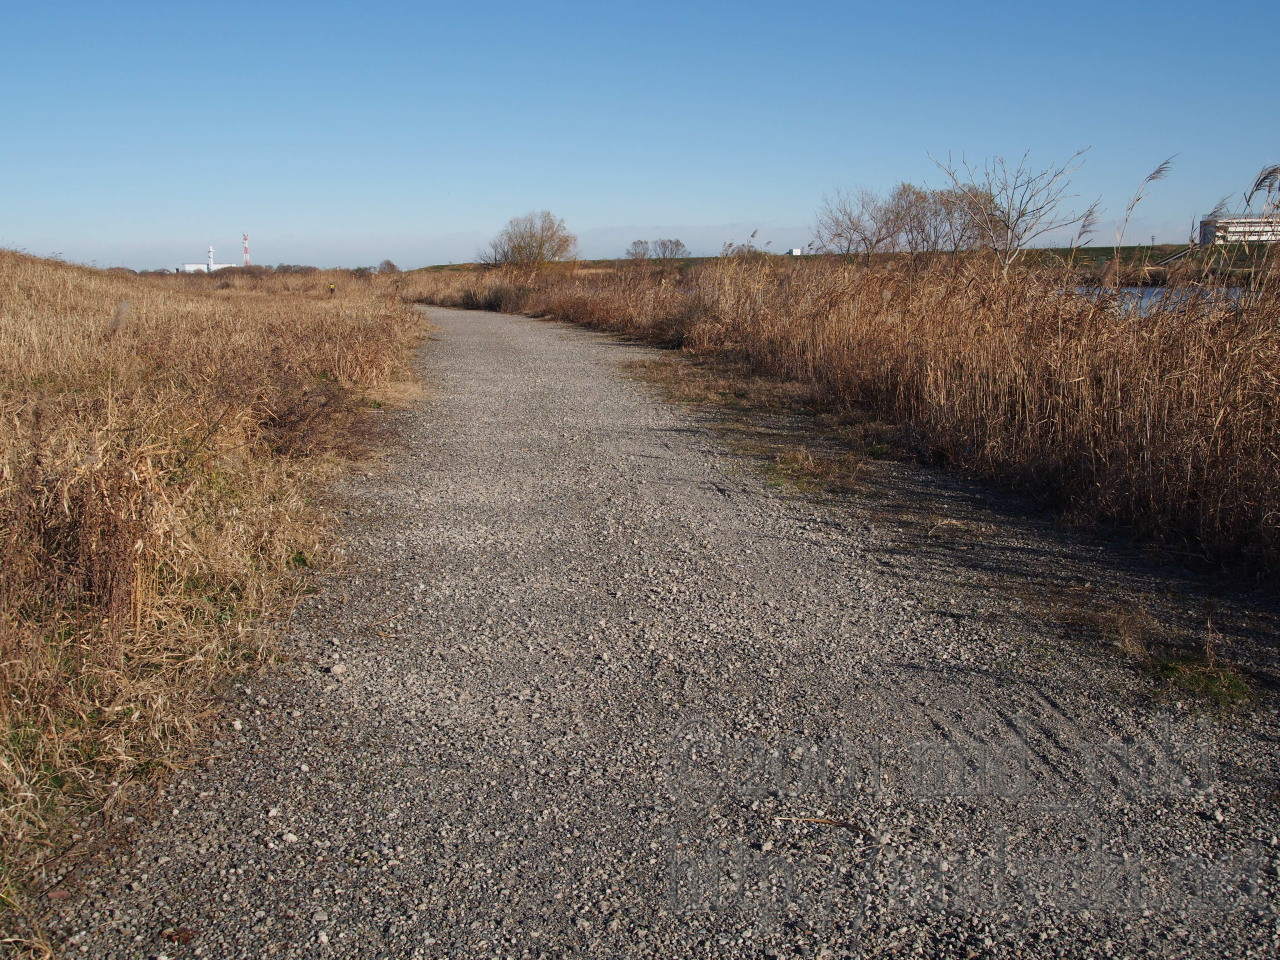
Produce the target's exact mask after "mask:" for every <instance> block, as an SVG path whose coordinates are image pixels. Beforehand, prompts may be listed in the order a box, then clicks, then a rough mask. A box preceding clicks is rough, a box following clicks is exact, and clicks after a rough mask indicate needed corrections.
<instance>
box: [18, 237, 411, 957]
mask: <svg viewBox="0 0 1280 960" xmlns="http://www.w3.org/2000/svg"><path fill="white" fill-rule="evenodd" d="M331 280H332V281H333V282H334V283H335V284H336V290H337V292H336V294H335V295H334V296H328V295H327V294H326V293H325V290H326V288H327V286H328V283H329V282H330V281H331ZM393 283H394V278H389V279H381V278H379V279H378V280H377V281H376V285H375V281H372V280H364V281H361V280H358V279H356V278H354V277H353V276H352V275H351V274H349V273H345V272H343V273H334V274H329V273H317V272H312V271H297V272H281V273H279V274H276V275H275V276H272V275H269V274H267V273H266V272H265V271H235V272H231V273H226V274H223V273H219V274H213V275H208V276H206V275H191V276H173V275H169V276H144V277H138V276H134V275H131V274H124V273H115V272H112V273H108V272H106V271H98V270H90V269H87V268H83V267H76V266H70V265H67V264H64V263H60V262H55V261H49V260H40V259H36V258H34V257H29V256H25V255H22V254H18V253H13V252H8V251H0V891H3V892H2V893H0V898H3V900H4V901H5V903H6V904H7V906H8V907H9V910H8V912H4V907H2V906H0V917H3V919H2V920H0V923H2V924H3V926H4V928H5V929H6V932H7V933H8V935H10V936H13V937H18V938H21V937H23V936H29V935H30V934H31V931H30V930H29V929H28V930H27V931H26V932H25V933H24V932H23V931H22V930H21V929H19V928H20V926H21V924H20V920H21V918H20V916H19V914H18V913H17V912H15V911H16V910H17V908H18V906H19V904H20V895H19V891H20V890H22V889H23V888H27V889H30V888H31V887H32V886H35V887H37V888H38V886H39V877H40V864H41V863H42V858H43V857H45V856H46V855H47V854H48V853H49V852H51V851H55V850H57V849H59V845H60V844H64V843H65V841H66V840H67V839H68V837H69V836H70V834H71V833H72V832H86V827H85V826H84V824H85V823H86V819H87V818H88V817H90V816H91V815H92V814H93V813H94V812H95V811H97V810H100V809H101V808H103V807H104V806H108V807H109V806H111V805H113V804H115V803H116V802H117V801H118V800H119V799H120V798H121V797H122V796H123V795H124V794H125V793H126V791H127V790H128V788H129V787H130V786H131V785H135V784H139V783H145V782H146V781H147V780H148V778H149V777H152V776H154V775H155V774H156V773H157V772H159V771H162V770H163V769H164V768H165V767H166V766H168V765H171V764H173V763H174V762H176V760H177V759H178V758H179V757H180V756H181V751H182V749H183V748H184V747H185V746H186V745H188V744H190V743H191V741H192V739H193V737H194V736H195V735H196V734H197V732H198V731H199V729H200V725H201V723H202V715H203V714H204V712H205V711H206V710H207V707H208V704H209V698H210V695H211V693H212V692H213V691H215V690H216V688H217V687H218V685H219V683H220V682H221V681H222V680H223V679H224V678H225V677H227V676H228V675H230V674H234V673H236V672H240V671H244V670H251V669H254V668H255V667H256V666H257V665H259V664H261V663H263V661H264V659H265V658H267V657H268V655H269V645H268V636H267V629H266V627H265V626H264V622H263V620H264V615H265V614H267V613H269V612H270V611H272V610H274V609H277V608H278V605H279V604H280V603H281V602H283V601H284V600H286V599H287V597H288V596H289V594H290V592H291V590H292V589H293V587H292V586H291V584H292V583H293V582H294V581H293V580H291V575H293V576H296V572H297V571H299V570H301V569H303V568H306V567H309V566H311V565H312V564H313V563H314V562H315V560H316V558H317V557H320V556H323V554H324V547H323V542H322V530H323V522H324V521H323V517H322V516H321V514H320V511H319V510H318V509H317V508H316V507H315V505H314V504H313V503H312V501H311V494H312V492H313V489H314V486H313V485H314V481H315V479H316V478H318V477H319V476H321V475H323V474H324V473H325V471H326V470H327V469H328V467H327V464H329V463H331V462H333V461H332V457H329V456H326V455H327V454H329V453H331V452H334V451H348V450H351V449H353V440H352V436H353V431H352V429H351V428H352V426H353V425H354V424H356V423H358V417H359V415H360V414H359V404H358V403H357V402H356V401H357V399H358V398H359V395H360V394H361V393H362V392H363V391H366V390H368V389H370V388H374V387H376V386H378V385H379V384H381V383H384V382H386V381H387V380H388V378H390V377H393V376H395V375H396V374H397V372H398V371H400V370H401V369H402V364H403V360H404V357H405V351H406V349H407V347H408V345H409V344H410V343H411V342H412V341H413V340H414V338H415V332H414V331H415V329H416V326H417V320H416V318H415V317H414V316H413V315H412V314H411V312H410V311H409V310H407V309H406V307H405V306H404V305H403V303H402V302H401V301H400V299H399V298H397V297H395V296H393V295H390V294H389V291H390V289H391V286H390V285H391V284H393ZM361 432H364V431H361Z"/></svg>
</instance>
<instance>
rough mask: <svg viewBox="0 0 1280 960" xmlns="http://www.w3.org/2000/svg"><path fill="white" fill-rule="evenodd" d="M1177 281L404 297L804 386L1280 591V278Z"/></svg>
mask: <svg viewBox="0 0 1280 960" xmlns="http://www.w3.org/2000/svg"><path fill="white" fill-rule="evenodd" d="M1176 282H1177V283H1178V284H1179V285H1177V286H1176V287H1175V288H1174V294H1175V295H1174V296H1169V297H1164V298H1161V299H1158V300H1156V301H1153V302H1151V303H1148V304H1146V305H1145V306H1140V305H1139V304H1138V303H1137V302H1136V301H1134V300H1133V299H1126V297H1125V296H1124V295H1123V294H1122V292H1121V291H1119V290H1117V289H1115V288H1113V287H1108V286H1106V285H1105V284H1103V283H1099V284H1096V285H1094V286H1092V287H1091V288H1088V289H1085V288H1082V287H1081V286H1080V284H1079V282H1078V279H1077V277H1076V275H1075V274H1074V273H1073V272H1072V271H1071V270H1070V269H1069V268H1068V267H1066V266H1062V267H1056V268H1042V269H1038V268H1026V269H1020V270H1016V271H1014V272H1012V273H1010V274H1009V276H1007V277H1005V276H1002V275H1001V273H1000V271H999V270H997V269H994V268H993V265H992V264H991V263H989V262H987V261H985V260H984V259H983V258H982V257H980V256H969V257H963V258H938V259H935V260H933V261H931V262H929V263H928V264H926V265H924V266H921V267H918V268H911V267H910V266H909V265H906V264H898V263H889V264H884V265H880V266H873V267H866V266H863V265H859V264H853V263H848V262H845V261H842V260H838V259H831V258H822V259H818V258H795V259H793V258H787V257H764V256H757V257H745V258H739V257H723V258H717V259H712V260H707V261H700V262H696V263H693V264H689V265H685V266H683V267H681V268H679V269H676V270H674V271H673V270H670V269H665V270H661V271H659V270H649V269H646V268H643V267H640V266H637V265H635V264H619V265H617V266H616V268H615V269H614V270H612V271H610V270H604V269H593V270H591V271H590V272H589V273H575V272H574V271H573V269H572V268H571V267H566V266H565V265H558V266H557V267H556V268H555V269H553V270H532V269H526V270H523V271H516V270H511V269H499V270H488V271H486V270H472V271H465V272H462V271H459V272H450V273H414V274H410V275H407V276H406V277H405V278H404V279H403V281H402V284H401V288H400V289H401V291H402V293H403V295H404V296H406V297H407V298H409V299H410V300H413V301H417V302H430V303H437V304H441V305H445V306H461V307H495V306H496V307H497V308H499V309H502V310H503V311H505V312H521V313H525V314H528V315H530V316H539V317H552V318H556V319H560V320H568V321H572V322H576V323H582V324H586V325H589V326H593V327H597V328H601V329H605V330H609V331H613V332H616V333H620V334H623V335H625V336H632V337H636V338H639V339H641V340H644V341H647V342H650V343H656V344H666V345H672V346H679V347H681V348H682V349H683V351H684V352H685V353H688V354H691V355H693V356H695V357H698V358H705V357H717V358H721V359H724V360H727V361H728V362H730V363H732V364H734V365H738V366H741V367H742V368H743V369H745V370H746V371H749V373H750V374H751V375H752V376H754V377H759V378H772V379H775V380H777V381H779V382H782V383H786V384H797V385H801V387H803V388H804V389H807V390H809V391H810V393H811V394H812V395H813V396H814V397H815V398H816V400H817V402H818V403H819V405H820V409H822V410H824V411H833V412H837V413H841V414H843V413H844V412H845V411H848V410H859V411H862V412H863V413H864V416H865V418H866V420H867V421H868V422H884V423H891V424H895V425H898V427H899V428H900V435H901V437H902V438H904V440H905V441H906V444H907V445H908V446H909V447H910V448H911V449H913V450H916V451H920V454H919V455H920V456H921V458H922V459H924V460H926V461H928V462H932V463H935V464H939V465H949V466H953V467H958V468H960V469H963V470H965V471H968V472H971V473H975V474H980V475H988V476H995V477H1001V478H1005V479H1007V480H1012V481H1013V482H1015V483H1017V484H1018V485H1020V486H1021V487H1022V488H1023V489H1024V490H1028V491H1031V492H1034V493H1035V494H1036V495H1038V496H1040V497H1042V498H1044V499H1045V500H1047V501H1048V502H1051V503H1053V504H1055V505H1057V506H1059V507H1061V508H1064V509H1065V510H1066V511H1068V512H1070V513H1071V515H1073V516H1076V517H1080V518H1088V519H1089V520H1091V521H1094V522H1100V523H1103V524H1118V525H1122V526H1124V527H1126V528H1128V529H1130V530H1132V531H1133V532H1134V533H1135V534H1136V535H1138V536H1139V537H1142V538H1146V539H1148V540H1149V541H1152V542H1158V543H1163V544H1165V545H1166V546H1167V547H1168V548H1169V549H1171V550H1176V551H1181V552H1183V553H1186V554H1194V555H1198V556H1200V557H1202V558H1204V559H1206V560H1210V561H1213V562H1215V563H1216V562H1221V561H1225V562H1228V563H1231V564H1234V565H1236V566H1237V567H1238V568H1240V569H1247V570H1249V571H1251V572H1252V573H1253V574H1255V575H1257V576H1259V577H1262V578H1271V579H1272V580H1274V578H1275V575H1276V572H1277V571H1278V570H1280V511H1277V510H1276V509H1275V508H1274V503H1275V498H1276V494H1277V491H1278V490H1280V391H1277V390H1276V384H1277V383H1280V282H1277V274H1276V264H1275V263H1272V262H1270V261H1268V262H1264V263H1262V264H1261V265H1259V266H1258V268H1257V270H1256V271H1255V274H1254V278H1253V280H1252V281H1251V285H1250V286H1249V288H1248V289H1247V290H1244V291H1234V292H1233V291H1229V290H1228V289H1227V288H1226V287H1224V286H1219V285H1215V283H1214V281H1213V278H1212V277H1211V276H1208V277H1206V276H1205V275H1202V274H1195V273H1193V272H1188V273H1187V274H1186V275H1185V276H1183V277H1181V279H1180V280H1177V281H1176ZM728 399H729V402H732V398H728ZM877 450H878V452H879V453H880V454H881V455H885V456H892V455H893V445H892V444H890V443H884V444H881V445H878V446H877Z"/></svg>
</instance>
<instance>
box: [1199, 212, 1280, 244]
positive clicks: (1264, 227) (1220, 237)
mask: <svg viewBox="0 0 1280 960" xmlns="http://www.w3.org/2000/svg"><path fill="white" fill-rule="evenodd" d="M1215 243H1280V217H1219V218H1218V219H1216V220H1201V221H1200V244H1201V245H1202V246H1206V247H1207V246H1212V245H1213V244H1215Z"/></svg>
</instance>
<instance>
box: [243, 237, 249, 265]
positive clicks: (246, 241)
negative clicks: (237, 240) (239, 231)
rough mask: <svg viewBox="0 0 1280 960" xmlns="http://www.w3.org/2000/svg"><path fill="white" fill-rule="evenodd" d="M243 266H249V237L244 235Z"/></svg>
mask: <svg viewBox="0 0 1280 960" xmlns="http://www.w3.org/2000/svg"><path fill="white" fill-rule="evenodd" d="M244 265H245V266H246V267H247V266H249V235H248V234H247V233H246V234H245V235H244Z"/></svg>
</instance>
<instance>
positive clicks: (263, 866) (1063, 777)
mask: <svg viewBox="0 0 1280 960" xmlns="http://www.w3.org/2000/svg"><path fill="white" fill-rule="evenodd" d="M431 316H432V318H433V320H434V322H435V323H436V325H437V327H438V330H437V334H436V338H435V340H434V341H433V342H432V343H430V344H428V347H427V349H426V351H425V352H424V359H423V375H424V377H425V380H426V383H427V384H428V387H429V391H430V396H429V398H428V400H427V402H426V403H425V404H423V405H422V406H421V408H419V409H417V410H415V411H412V412H409V413H402V414H396V415H395V416H397V417H398V418H399V420H400V421H401V427H402V433H403V449H401V450H400V451H398V452H397V453H395V454H394V455H393V457H392V458H391V461H390V463H389V465H388V468H387V469H385V470H379V471H377V472H374V473H372V474H370V475H368V476H356V477H352V478H349V479H348V480H347V481H345V482H344V483H343V484H342V485H341V486H340V488H339V490H338V491H337V496H338V497H339V502H340V503H342V504H343V506H344V507H345V511H344V512H345V513H346V514H347V520H348V523H347V536H348V542H347V545H346V549H347V552H348V555H349V561H350V562H349V564H348V565H347V568H346V569H344V570H342V571H339V572H335V573H332V574H328V575H326V576H325V577H324V578H323V580H322V582H321V584H320V591H319V592H318V594H317V595H316V596H314V597H312V598H310V599H308V601H307V602H305V603H304V605H303V606H302V608H301V609H300V610H299V612H298V614H297V616H296V617H295V621H294V629H293V631H292V633H291V635H290V637H289V638H288V639H287V641H286V646H285V650H286V654H287V655H288V656H289V657H290V658H291V664H290V666H288V667H287V668H286V669H285V670H284V671H282V673H281V674H280V675H278V676H276V677H273V678H270V679H268V680H264V681H261V682H255V683H252V684H249V685H248V687H240V688H237V692H236V695H235V696H234V697H233V698H232V699H231V702H230V703H229V705H228V713H227V717H226V719H225V722H224V724H223V726H222V728H221V730H222V733H221V734H220V735H221V737H222V740H221V742H220V745H219V746H220V750H221V758H220V759H218V760H217V761H215V762H213V763H211V764H209V765H208V767H207V768H204V767H202V768H199V769H197V770H192V771H188V772H187V773H185V774H180V775H179V776H178V777H177V778H176V779H175V781H174V783H173V784H172V786H171V789H170V790H169V791H168V792H167V793H166V795H165V797H164V801H163V803H162V804H161V805H160V807H159V808H158V809H157V810H156V811H154V816H153V817H151V818H149V820H148V822H146V823H141V822H140V823H139V824H138V826H137V830H136V837H135V838H134V842H133V843H132V844H131V846H130V849H128V850H122V851H120V852H119V853H118V855H116V857H115V858H114V859H110V858H108V859H109V862H107V863H105V864H101V863H100V864H98V865H97V866H96V867H95V868H94V869H93V870H92V871H84V872H83V873H82V874H80V875H76V876H73V877H72V878H70V880H69V881H68V886H69V887H71V888H73V889H75V890H77V894H76V896H75V897H73V899H71V900H68V901H66V902H65V904H64V905H59V908H60V909H62V910H63V911H64V916H63V918H62V921H61V928H62V930H63V931H64V935H65V937H66V938H67V939H66V943H65V946H64V949H65V951H66V953H67V954H68V955H77V954H82V955H87V956H92V957H159V956H166V957H187V956H205V957H251V958H259V957H328V956H333V957H524V956H529V957H536V956H545V957H562V956H588V957H769V956H777V957H790V956H833V957H834V956H882V955H884V956H890V955H892V956H897V955H906V956H912V955H924V956H946V957H953V956H954V957H976V956H981V957H986V956H1000V957H1004V956H1022V957H1075V956H1112V955H1114V956H1125V957H1134V956H1159V957H1181V956H1188V957H1191V956H1195V957H1227V956H1231V957H1243V956H1275V955H1276V953H1277V951H1278V950H1280V925H1278V923H1277V911H1276V904H1277V902H1278V901H1280V897H1278V896H1277V889H1278V886H1280V884H1278V882H1277V879H1276V869H1277V865H1278V860H1277V857H1280V847H1278V846H1277V844H1278V841H1277V839H1276V834H1277V832H1278V830H1280V825H1278V824H1277V819H1278V818H1277V796H1276V792H1277V781H1276V772H1277V767H1278V764H1277V754H1278V750H1277V721H1276V716H1275V712H1274V710H1272V709H1271V708H1270V706H1262V707H1259V708H1257V709H1255V710H1253V711H1251V712H1250V713H1248V714H1247V715H1242V716H1241V717H1239V718H1237V719H1235V720H1229V719H1226V720H1224V719H1214V718H1212V717H1207V716H1204V715H1197V712H1196V711H1195V710H1191V709H1187V708H1186V706H1185V705H1178V704H1174V703H1172V702H1171V701H1170V702H1168V703H1167V704H1166V705H1165V707H1161V706H1159V701H1158V700H1152V699H1151V698H1150V697H1149V696H1146V695H1145V693H1144V691H1145V690H1146V689H1148V688H1147V687H1146V686H1144V684H1147V683H1148V681H1145V680H1143V679H1142V678H1141V677H1139V676H1137V675H1136V674H1135V672H1134V671H1133V670H1132V669H1130V668H1128V667H1125V666H1124V665H1123V664H1122V663H1120V662H1119V660H1118V659H1117V658H1108V657H1107V656H1105V655H1102V654H1100V653H1098V652H1097V651H1084V650H1081V649H1079V647H1078V645H1073V644H1072V643H1071V642H1069V641H1068V640H1065V639H1064V638H1063V637H1062V635H1061V633H1060V632H1055V630H1054V629H1052V628H1051V627H1050V626H1049V625H1048V624H1047V623H1046V622H1045V621H1044V619H1043V617H1041V616H1039V615H1037V614H1036V613H1035V607H1034V601H1035V600H1036V598H1035V597H1034V596H1029V595H1023V596H1019V595H1018V592H1017V591H1012V592H1010V591H1008V590H1005V589H995V588H993V586H992V583H993V579H992V576H991V570H989V569H988V568H987V567H986V566H984V563H985V561H984V562H977V561H976V560H975V558H974V556H973V555H971V552H970V551H969V549H968V548H969V547H970V546H971V544H969V543H966V542H964V541H965V540H967V539H968V538H967V537H961V538H955V537H953V538H952V541H951V542H949V544H948V545H947V549H941V548H935V546H931V544H934V545H936V544H937V543H938V542H940V541H939V538H940V537H941V535H942V534H944V533H946V525H943V528H942V529H941V530H940V531H939V533H938V535H937V536H935V537H933V538H932V539H928V540H926V539H922V537H921V536H920V535H918V534H916V533H912V529H913V528H910V525H908V524H905V523H896V522H895V521H894V520H893V518H892V517H887V518H886V515H885V513H884V511H883V509H878V510H871V509H869V508H865V507H864V506H862V505H859V504H858V503H856V502H851V503H834V502H832V503H824V502H820V501H819V500H816V499H814V498H810V497H805V496H802V495H799V494H797V493H796V492H794V491H790V490H787V489H780V488H777V487H774V486H771V485H770V484H769V483H767V482H766V479H765V478H764V477H762V476H761V475H760V474H759V472H758V471H756V470H755V469H754V468H752V467H751V465H750V464H749V463H746V462H745V461H744V460H743V458H742V457H740V456H737V455H734V454H732V453H731V452H729V451H728V450H727V449H726V448H725V446H724V444H723V442H722V440H721V439H720V438H719V436H718V435H717V434H716V432H715V431H714V430H713V429H711V427H710V426H709V424H708V423H707V422H706V421H707V415H705V414H700V413H698V412H696V411H690V410H686V409H684V408H681V407H678V406H675V405H672V404H669V403H667V402H664V401H662V400H660V399H658V398H657V397H656V396H655V395H654V393H653V392H652V390H650V389H649V388H647V387H645V386H643V385H642V384H640V383H638V382H636V381H634V380H633V379H631V378H629V377H628V376H627V375H626V373H625V365H626V364H627V363H628V362H630V361H632V360H636V359H642V358H644V357H646V356H651V355H652V353H651V351H649V350H647V349H646V348H641V347H636V346H630V345H623V344H619V343H617V342H615V341H611V340H610V339H608V338H605V337H603V336H600V335H597V334H593V333H589V332H585V331H582V330H578V329H575V328H571V327H566V326H562V325H558V324H551V323H546V322H539V321H533V320H527V319H521V318H516V317H505V316H500V315H495V314H483V313H463V312H459V311H448V310H438V309H434V310H432V311H431ZM896 469H898V468H892V467H891V468H887V470H888V472H887V473H885V474H884V475H883V478H882V480H881V481H879V482H881V483H886V484H893V483H897V484H899V489H900V490H901V491H907V492H905V493H903V494H902V496H903V497H904V498H905V499H906V500H908V501H914V500H915V499H916V495H915V494H910V491H911V490H912V487H911V486H910V485H911V484H912V483H914V484H917V485H918V486H919V485H923V486H929V485H931V484H932V487H931V489H930V490H929V491H922V490H917V493H918V496H919V497H933V498H934V501H933V502H936V503H943V504H946V505H948V506H947V509H948V510H951V511H954V512H959V513H960V514H961V517H960V519H959V520H955V519H954V517H953V518H952V521H951V523H950V525H951V526H955V527H957V528H960V529H963V528H964V525H965V524H968V525H970V526H971V528H972V529H975V530H976V529H980V528H982V525H983V524H984V523H986V522H987V520H983V519H982V518H981V517H978V516H977V514H975V513H974V511H978V510H980V508H979V507H976V506H973V505H972V504H971V503H970V502H969V501H970V500H972V499H973V498H974V495H973V494H972V492H971V491H969V492H966V491H967V488H964V487H963V486H962V485H959V484H956V485H953V486H950V487H947V486H946V484H947V483H949V481H945V480H937V481H935V480H930V479H929V478H927V477H926V478H923V479H922V475H920V474H919V473H918V471H917V472H916V473H915V474H912V473H911V472H910V471H908V470H907V469H906V468H901V470H900V471H899V473H900V474H901V477H900V478H899V479H895V476H896V475H895V474H894V472H893V471H894V470H896ZM940 484H941V486H939V485H940ZM966 498H968V499H966ZM987 519H988V520H989V519H990V518H989V517H988V518H987ZM941 523H942V522H941V521H940V524H941ZM1006 526H1007V529H1004V530H1002V532H1001V533H1000V535H999V537H998V538H997V539H998V541H999V543H998V546H999V551H998V554H999V557H1000V558H1002V559H1001V560H1000V562H1001V563H1003V564H1004V566H1005V571H1004V576H1005V577H1006V579H1007V577H1008V576H1009V572H1010V571H1013V575H1014V576H1016V575H1017V571H1018V569H1019V568H1021V567H1026V568H1032V567H1040V568H1045V567H1049V568H1053V569H1055V570H1057V571H1058V572H1059V574H1060V576H1061V577H1063V578H1066V579H1071V578H1072V577H1077V576H1083V575H1084V574H1081V573H1079V570H1077V569H1076V568H1075V567H1073V566H1072V564H1073V563H1077V562H1093V561H1092V560H1089V558H1088V557H1086V559H1085V560H1084V561H1080V560H1079V557H1080V556H1081V551H1083V552H1084V554H1088V552H1089V551H1090V550H1094V551H1095V552H1096V551H1098V550H1100V549H1101V548H1098V547H1096V546H1094V547H1091V546H1089V545H1087V544H1086V545H1085V546H1083V547H1081V546H1073V545H1070V544H1066V545H1064V543H1065V541H1063V539H1062V537H1061V536H1060V535H1058V534H1054V533H1053V531H1052V529H1051V527H1049V526H1048V523H1047V521H1045V520H1044V519H1043V518H1040V519H1037V518H1035V517H1030V518H1024V519H1022V520H1017V521H1016V522H1015V520H1009V521H1008V522H1007V524H1006ZM986 556H988V558H989V557H990V556H994V554H990V553H988V554H987V555H986ZM1073 558H1074V559H1073ZM1024 593H1025V592H1024ZM1272 706H1273V704H1272Z"/></svg>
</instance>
